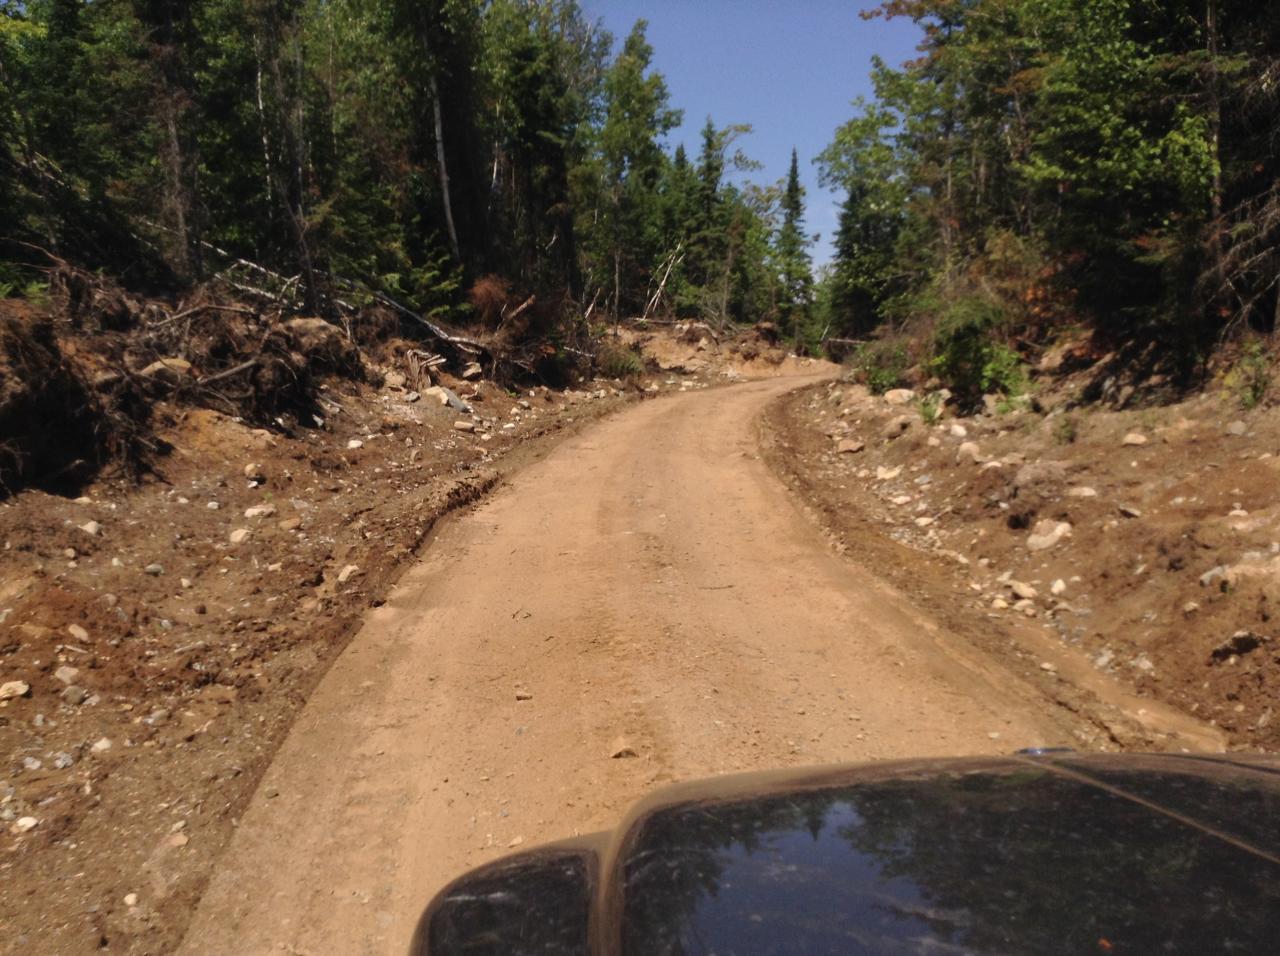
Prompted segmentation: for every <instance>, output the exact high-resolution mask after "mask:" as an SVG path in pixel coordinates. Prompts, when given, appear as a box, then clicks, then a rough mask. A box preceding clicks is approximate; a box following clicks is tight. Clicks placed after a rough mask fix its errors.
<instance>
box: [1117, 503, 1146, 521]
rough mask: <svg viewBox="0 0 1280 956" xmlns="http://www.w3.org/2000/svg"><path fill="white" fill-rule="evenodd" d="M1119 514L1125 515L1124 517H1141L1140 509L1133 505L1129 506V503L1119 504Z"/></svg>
mask: <svg viewBox="0 0 1280 956" xmlns="http://www.w3.org/2000/svg"><path fill="white" fill-rule="evenodd" d="M1120 514H1121V515H1123V516H1124V517H1126V518H1141V517H1142V512H1141V511H1139V510H1138V509H1137V508H1133V507H1131V506H1129V505H1121V506H1120Z"/></svg>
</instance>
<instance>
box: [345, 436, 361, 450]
mask: <svg viewBox="0 0 1280 956" xmlns="http://www.w3.org/2000/svg"><path fill="white" fill-rule="evenodd" d="M363 447H364V442H362V441H361V440H360V439H359V438H353V439H351V441H349V442H347V449H348V450H350V451H355V450H356V449H357V448H363Z"/></svg>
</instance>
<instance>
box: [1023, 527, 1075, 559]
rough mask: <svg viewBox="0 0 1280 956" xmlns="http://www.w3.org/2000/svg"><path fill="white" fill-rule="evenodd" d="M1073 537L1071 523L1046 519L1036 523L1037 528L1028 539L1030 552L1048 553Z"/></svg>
mask: <svg viewBox="0 0 1280 956" xmlns="http://www.w3.org/2000/svg"><path fill="white" fill-rule="evenodd" d="M1069 537H1071V523H1070V522H1067V521H1053V520H1052V519H1046V520H1044V521H1038V522H1036V526H1035V527H1034V528H1033V529H1032V530H1031V534H1030V535H1029V536H1028V537H1027V550H1028V551H1047V550H1048V549H1049V548H1052V547H1053V546H1054V545H1056V544H1057V543H1058V542H1059V541H1061V540H1062V539H1063V538H1069Z"/></svg>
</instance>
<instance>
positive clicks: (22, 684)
mask: <svg viewBox="0 0 1280 956" xmlns="http://www.w3.org/2000/svg"><path fill="white" fill-rule="evenodd" d="M29 693H31V685H30V684H28V683H27V682H26V681H24V680H11V681H7V682H5V683H3V684H0V700H16V699H17V698H19V697H26V696H27V695H28V694H29Z"/></svg>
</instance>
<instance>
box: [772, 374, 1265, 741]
mask: <svg viewBox="0 0 1280 956" xmlns="http://www.w3.org/2000/svg"><path fill="white" fill-rule="evenodd" d="M923 397H924V396H916V395H913V394H912V393H910V392H907V391H905V390H899V391H894V392H889V393H887V394H886V395H885V396H884V397H874V396H872V395H870V394H869V393H868V392H867V391H866V390H865V389H864V388H862V387H861V386H858V385H851V384H846V383H838V384H832V385H829V386H822V387H819V388H814V389H812V390H809V391H807V392H804V393H801V394H797V395H795V396H792V397H790V398H789V399H788V400H786V401H785V402H784V403H782V404H780V405H779V406H778V407H776V408H775V409H774V410H773V412H772V414H771V416H770V419H769V426H770V430H771V432H772V434H773V436H774V442H775V452H776V453H775V456H774V457H775V460H776V463H777V465H778V467H779V468H780V469H781V470H782V471H783V473H784V474H786V475H787V476H788V479H789V481H790V482H791V484H792V485H793V487H794V488H796V489H797V490H798V491H799V492H800V493H801V494H802V495H803V496H804V497H805V498H807V499H808V500H809V501H810V502H812V503H813V505H814V507H815V508H816V510H817V511H818V512H819V513H820V514H821V516H822V521H823V523H824V524H825V525H827V527H828V528H829V529H830V531H831V533H832V536H833V540H834V542H835V544H836V547H837V548H839V549H841V550H844V551H848V552H849V553H850V554H851V555H853V556H854V557H855V559H857V560H860V561H863V562H874V564H875V566H876V567H877V568H879V569H881V570H882V571H883V573H885V574H886V575H888V576H889V577H891V578H893V579H895V580H898V581H899V582H900V583H901V584H902V586H903V587H905V588H907V589H909V591H910V592H911V593H912V594H913V596H914V597H915V598H916V599H917V600H918V601H920V602H921V603H922V604H924V605H925V606H929V607H932V608H935V609H937V611H938V612H939V613H940V614H943V615H944V616H945V617H946V618H947V619H948V620H949V621H950V622H951V623H952V625H953V626H954V627H955V628H956V629H957V630H959V631H962V632H967V633H969V634H970V635H971V636H972V637H973V639H974V640H976V641H978V642H979V643H980V644H985V645H986V646H988V647H989V648H991V649H993V650H995V651H996V652H997V653H1002V654H1004V655H1005V656H1006V657H1007V658H1008V659H1009V661H1010V663H1011V666H1013V668H1014V669H1015V671H1021V672H1023V673H1024V674H1025V675H1026V676H1028V677H1029V678H1031V679H1035V680H1037V681H1039V682H1040V683H1041V684H1042V685H1043V686H1044V687H1045V688H1046V689H1047V690H1048V691H1049V692H1050V693H1052V694H1054V695H1055V696H1057V697H1058V698H1059V699H1060V700H1062V701H1063V702H1065V703H1068V705H1069V706H1074V707H1079V708H1081V709H1082V711H1084V712H1088V713H1090V714H1091V715H1092V716H1093V717H1094V719H1095V720H1096V721H1098V722H1099V723H1100V725H1101V726H1104V727H1105V728H1106V729H1107V731H1108V733H1109V734H1110V735H1111V736H1112V737H1113V738H1114V739H1115V742H1116V743H1118V744H1120V745H1124V746H1140V747H1141V746H1152V745H1159V746H1162V747H1163V746H1174V747H1177V746H1182V745H1187V743H1188V740H1189V738H1190V737H1199V738H1200V739H1199V740H1191V741H1190V749H1200V748H1201V747H1203V746H1205V745H1206V743H1210V742H1211V740H1212V736H1210V738H1209V739H1208V740H1206V739H1204V738H1203V736H1202V735H1199V734H1196V733H1195V731H1194V723H1192V724H1189V725H1180V724H1181V722H1180V720H1179V715H1185V716H1186V717H1188V718H1191V720H1192V721H1194V722H1203V724H1204V725H1205V727H1206V729H1207V731H1208V732H1209V734H1210V735H1213V734H1219V735H1220V736H1221V739H1222V741H1223V742H1224V743H1225V744H1227V745H1229V746H1231V747H1235V748H1262V749H1268V750H1274V749H1276V748H1277V747H1280V721H1277V720H1276V719H1275V718H1276V711H1277V710H1278V709H1280V685H1278V684H1277V681H1276V679H1275V678H1276V675H1277V674H1280V641H1277V640H1276V639H1275V637H1274V621H1273V620H1272V618H1273V615H1274V614H1275V613H1276V610H1277V601H1280V496H1278V495H1277V492H1278V491H1280V457H1276V452H1277V450H1278V449H1280V415H1277V414H1276V413H1275V412H1267V411H1255V412H1251V413H1248V414H1245V413H1242V412H1241V411H1240V410H1239V408H1238V407H1237V406H1235V405H1233V404H1232V403H1231V402H1230V401H1229V399H1228V398H1225V397H1222V396H1215V395H1203V396H1199V397H1196V398H1194V399H1192V400H1190V401H1186V402H1183V403H1180V404H1173V405H1168V406H1164V407H1159V408H1150V409H1145V410H1140V411H1120V412H1116V411H1108V410H1103V409H1096V408H1095V409H1086V410H1080V411H1077V412H1076V413H1074V414H1073V413H1071V412H1061V411H1059V412H1055V413H1053V414H1050V415H1047V416H1046V415H1041V414H1036V413H1033V412H1031V411H1013V412H1008V413H1006V414H1000V413H999V412H998V411H997V410H996V409H994V408H993V409H992V411H991V412H990V413H988V414H982V415H976V416H972V417H967V418H954V417H950V416H949V415H947V414H946V408H945V405H938V404H937V403H935V402H934V401H931V400H926V401H921V398H923ZM939 410H940V411H941V414H938V413H939ZM1117 685H1118V686H1119V687H1121V688H1125V689H1126V690H1125V691H1123V692H1121V694H1120V695H1119V696H1117V694H1116V692H1115V691H1114V690H1113V689H1112V688H1114V687H1115V686H1117ZM1129 694H1132V695H1133V696H1132V697H1128V695H1129ZM1126 697H1127V698H1128V699H1127V700H1126ZM1197 744H1198V745H1197Z"/></svg>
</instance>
